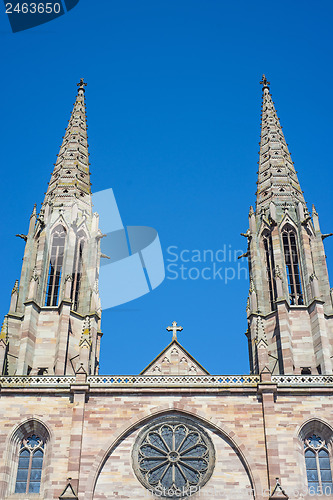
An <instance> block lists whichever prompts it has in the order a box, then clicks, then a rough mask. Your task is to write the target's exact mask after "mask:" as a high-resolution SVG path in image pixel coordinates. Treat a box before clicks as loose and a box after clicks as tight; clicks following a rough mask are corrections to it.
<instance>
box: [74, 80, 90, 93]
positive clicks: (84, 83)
mask: <svg viewBox="0 0 333 500" xmlns="http://www.w3.org/2000/svg"><path fill="white" fill-rule="evenodd" d="M76 85H77V86H78V87H79V89H78V90H83V92H84V91H85V88H84V87H86V86H87V83H86V82H85V81H84V78H80V81H79V83H77V84H76Z"/></svg>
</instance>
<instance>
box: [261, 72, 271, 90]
mask: <svg viewBox="0 0 333 500" xmlns="http://www.w3.org/2000/svg"><path fill="white" fill-rule="evenodd" d="M260 84H261V85H262V88H263V89H264V88H265V87H268V85H270V84H271V82H269V81H268V80H267V78H266V76H265V75H262V80H261V82H260Z"/></svg>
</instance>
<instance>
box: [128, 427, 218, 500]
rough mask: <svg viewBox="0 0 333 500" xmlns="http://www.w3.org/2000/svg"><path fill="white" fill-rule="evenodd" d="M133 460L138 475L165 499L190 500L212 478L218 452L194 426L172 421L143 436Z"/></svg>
mask: <svg viewBox="0 0 333 500" xmlns="http://www.w3.org/2000/svg"><path fill="white" fill-rule="evenodd" d="M133 459H134V470H135V473H136V474H137V476H138V478H139V480H140V481H141V482H142V483H143V484H144V486H145V487H146V488H149V489H151V490H155V491H156V492H159V493H160V494H161V495H163V496H169V497H172V496H174V495H175V496H178V497H180V496H188V494H189V493H194V492H195V491H198V490H199V489H200V487H201V486H203V485H204V484H205V483H206V482H207V481H208V479H209V477H210V476H211V474H212V470H213V467H214V448H213V445H212V442H211V440H210V438H209V437H208V435H207V434H206V433H205V432H204V431H203V429H201V428H200V427H199V426H198V425H196V424H195V423H194V422H192V421H190V420H189V419H181V418H178V419H177V418H171V419H170V418H169V419H166V420H165V421H163V420H160V421H159V423H158V424H155V425H154V424H152V425H151V426H148V428H146V429H145V432H144V433H143V434H142V433H141V437H139V439H138V442H137V444H136V447H135V453H134V456H133Z"/></svg>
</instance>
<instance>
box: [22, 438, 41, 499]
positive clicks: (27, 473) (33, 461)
mask: <svg viewBox="0 0 333 500" xmlns="http://www.w3.org/2000/svg"><path fill="white" fill-rule="evenodd" d="M43 459H44V441H43V440H42V439H41V438H40V437H39V436H37V435H36V434H33V435H31V436H29V437H27V438H24V439H22V441H21V446H20V450H19V460H18V468H17V476H16V484H15V493H23V494H26V493H39V491H40V483H41V477H42V468H43Z"/></svg>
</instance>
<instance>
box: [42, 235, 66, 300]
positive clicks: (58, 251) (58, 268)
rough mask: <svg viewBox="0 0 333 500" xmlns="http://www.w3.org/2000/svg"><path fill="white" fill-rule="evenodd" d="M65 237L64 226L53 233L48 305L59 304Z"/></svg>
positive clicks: (47, 293)
mask: <svg viewBox="0 0 333 500" xmlns="http://www.w3.org/2000/svg"><path fill="white" fill-rule="evenodd" d="M65 238H66V232H65V229H64V228H63V227H62V226H57V227H56V228H55V230H54V231H53V234H52V243H51V256H50V265H49V273H48V279H47V292H46V297H45V305H46V306H56V305H57V304H58V297H59V290H60V281H61V272H62V265H63V260H64V250H65Z"/></svg>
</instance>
